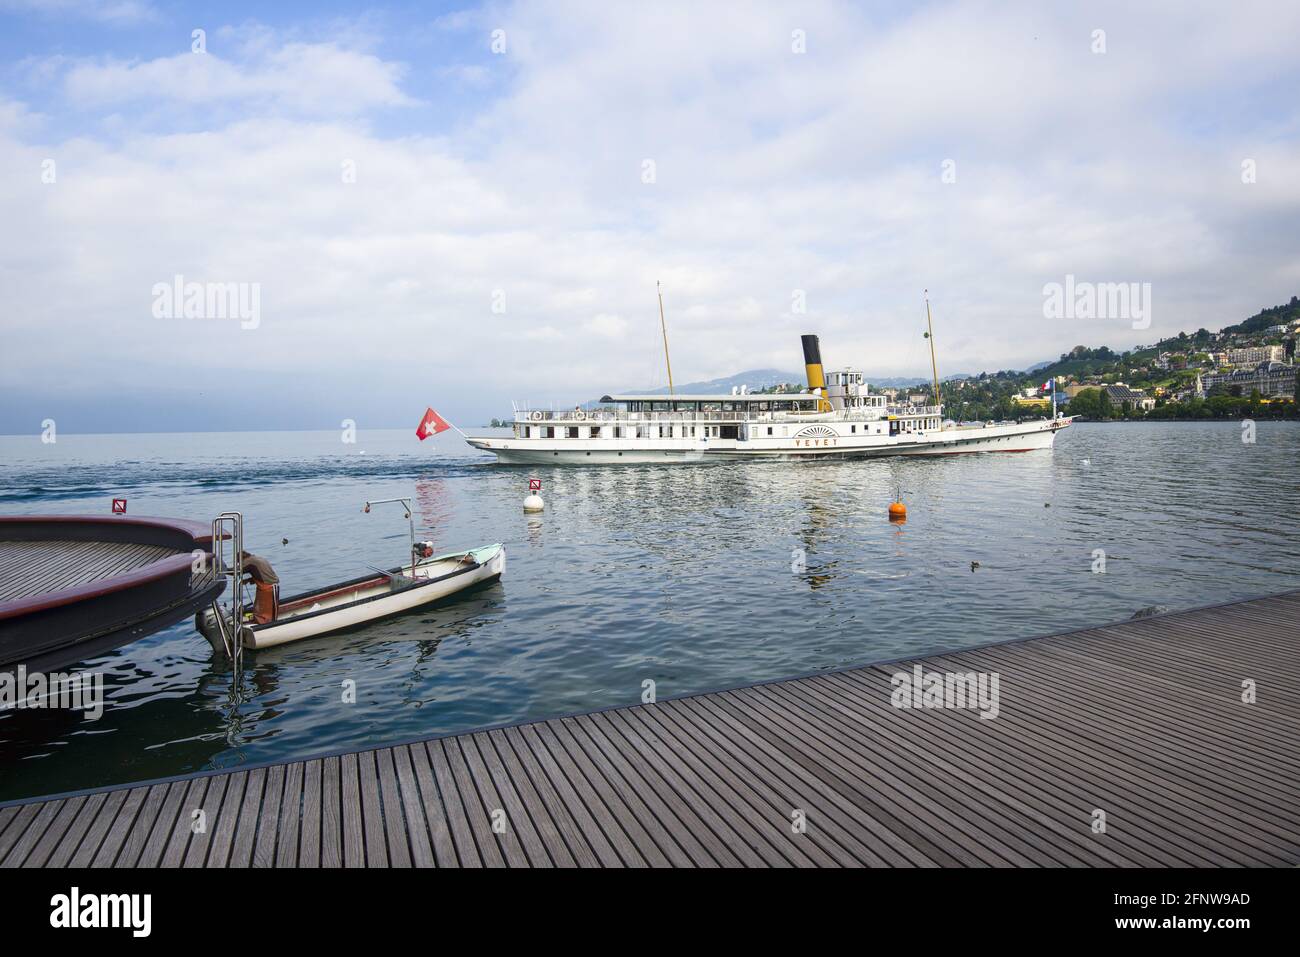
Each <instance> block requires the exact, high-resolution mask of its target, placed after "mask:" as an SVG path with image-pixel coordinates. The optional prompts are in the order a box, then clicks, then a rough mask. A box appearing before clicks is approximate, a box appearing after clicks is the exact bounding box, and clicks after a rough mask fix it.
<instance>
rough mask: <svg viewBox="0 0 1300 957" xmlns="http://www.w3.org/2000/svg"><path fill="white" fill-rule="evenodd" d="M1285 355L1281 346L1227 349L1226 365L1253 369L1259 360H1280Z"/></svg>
mask: <svg viewBox="0 0 1300 957" xmlns="http://www.w3.org/2000/svg"><path fill="white" fill-rule="evenodd" d="M1285 357H1286V351H1285V349H1284V348H1283V347H1282V346H1246V347H1245V348H1243V349H1229V350H1228V365H1230V366H1236V367H1237V368H1238V369H1243V368H1246V367H1249V368H1252V369H1253V368H1255V367H1256V366H1258V365H1259V364H1260V363H1261V362H1281V361H1282V360H1283V359H1284V358H1285Z"/></svg>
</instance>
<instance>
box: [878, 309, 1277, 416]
mask: <svg viewBox="0 0 1300 957" xmlns="http://www.w3.org/2000/svg"><path fill="white" fill-rule="evenodd" d="M1298 334H1300V297H1296V296H1292V297H1291V301H1290V302H1289V303H1287V304H1285V305H1281V306H1275V307H1272V308H1269V309H1264V310H1262V311H1261V312H1259V313H1258V314H1256V315H1254V316H1252V317H1250V318H1249V319H1247V320H1245V321H1244V322H1241V323H1238V324H1237V325H1234V326H1228V327H1225V328H1224V329H1222V330H1220V331H1219V332H1210V331H1209V330H1207V329H1199V330H1197V331H1196V332H1195V333H1190V334H1189V333H1186V332H1183V333H1179V334H1178V335H1177V336H1174V337H1171V338H1168V339H1162V340H1160V341H1159V342H1156V343H1153V344H1151V345H1144V346H1137V347H1135V348H1133V349H1130V350H1127V351H1125V352H1115V351H1113V350H1111V349H1109V348H1107V347H1106V346H1101V347H1098V348H1095V349H1090V348H1087V347H1085V346H1075V347H1074V348H1073V349H1071V350H1070V351H1069V352H1067V353H1064V354H1063V355H1062V356H1061V357H1060V359H1058V360H1057V361H1056V362H1052V363H1048V364H1046V365H1043V366H1040V367H1038V368H1036V369H1034V370H1032V371H1028V372H1018V371H1011V370H1008V371H1002V372H995V373H981V374H980V375H978V376H970V377H965V378H961V379H951V380H949V381H946V382H943V383H942V384H941V386H940V388H941V390H942V392H943V396H942V398H943V402H944V405H945V411H946V412H947V414H948V416H949V417H951V418H954V419H957V420H978V419H1005V418H1021V417H1026V416H1035V415H1043V414H1050V413H1051V408H1052V404H1053V400H1055V403H1056V407H1057V408H1058V409H1061V410H1064V411H1065V412H1067V413H1069V414H1071V415H1079V416H1082V417H1084V418H1087V419H1141V418H1153V419H1156V418H1158V419H1183V418H1190V419H1206V418H1228V417H1239V416H1242V415H1251V416H1254V417H1260V416H1263V417H1267V418H1273V417H1277V418H1294V417H1296V416H1297V409H1298V408H1300V395H1298V390H1300V383H1298V382H1297V375H1296V370H1297V366H1296V361H1295V349H1296V337H1297V335H1298ZM910 391H911V392H912V393H915V394H916V398H918V399H926V400H928V399H929V397H930V393H931V391H932V390H931V389H930V387H929V386H925V385H920V386H916V387H915V388H913V389H912V390H910ZM902 394H904V395H905V394H906V393H902Z"/></svg>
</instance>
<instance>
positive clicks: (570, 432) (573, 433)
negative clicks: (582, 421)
mask: <svg viewBox="0 0 1300 957" xmlns="http://www.w3.org/2000/svg"><path fill="white" fill-rule="evenodd" d="M564 437H565V438H566V439H576V438H577V437H578V427H577V426H576V425H571V426H569V427H568V428H566V429H565V430H564Z"/></svg>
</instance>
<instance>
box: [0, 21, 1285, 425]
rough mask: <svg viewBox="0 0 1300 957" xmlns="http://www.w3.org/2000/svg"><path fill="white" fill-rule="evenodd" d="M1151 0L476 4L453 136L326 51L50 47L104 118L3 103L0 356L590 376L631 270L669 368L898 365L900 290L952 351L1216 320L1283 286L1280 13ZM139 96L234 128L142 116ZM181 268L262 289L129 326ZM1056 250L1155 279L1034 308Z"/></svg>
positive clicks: (268, 374) (320, 377) (1061, 267)
mask: <svg viewBox="0 0 1300 957" xmlns="http://www.w3.org/2000/svg"><path fill="white" fill-rule="evenodd" d="M1182 9H1183V7H1181V6H1179V7H1176V8H1175V7H1161V6H1156V7H1152V8H1150V9H1148V8H1146V7H1143V8H1141V9H1138V10H1133V9H1130V8H1128V7H1125V6H1122V5H1118V4H1116V5H1103V6H1102V7H1099V8H1097V9H1095V10H1091V11H1089V12H1088V13H1087V15H1086V16H1085V15H1083V14H1080V15H1078V16H1076V15H1074V14H1072V13H1065V14H1062V13H1060V12H1059V11H1048V10H1044V9H1040V8H1038V7H1037V6H1033V5H1026V6H1022V7H1011V8H1005V9H1004V8H999V7H993V8H990V7H988V6H986V5H983V4H964V3H950V4H945V5H942V6H934V7H928V8H923V9H922V10H921V11H920V12H917V13H914V14H912V13H909V14H905V15H904V14H894V15H891V16H889V17H881V16H876V15H872V14H869V13H864V12H861V11H860V10H859V9H857V8H855V7H851V6H847V5H840V4H835V3H819V4H813V5H811V6H808V7H804V8H801V9H799V10H798V11H797V12H790V11H789V10H787V9H786V8H785V7H783V6H761V5H745V6H743V7H735V8H731V7H725V6H722V7H719V6H714V5H705V4H656V5H653V6H642V7H636V8H634V7H630V6H627V5H612V6H600V5H588V4H556V5H545V6H543V5H533V4H525V5H519V6H511V7H503V8H500V9H499V10H497V9H494V10H492V11H490V14H482V15H480V14H479V13H477V12H476V13H474V14H465V15H464V16H462V17H458V18H455V19H454V20H452V21H448V22H447V23H445V24H444V26H447V27H448V28H453V27H454V28H455V29H458V30H466V33H467V37H466V43H467V44H473V45H474V47H475V49H478V48H480V47H485V44H486V40H485V39H484V36H482V35H480V33H481V31H479V32H473V31H469V30H468V29H467V28H468V26H471V25H473V24H476V23H480V22H481V23H492V24H498V23H499V24H501V26H502V28H503V29H506V30H507V34H508V36H509V51H510V52H509V53H508V54H507V55H506V56H505V57H501V58H496V57H493V58H491V59H489V60H487V61H486V63H485V64H484V63H477V64H471V66H472V67H473V71H472V72H474V73H475V74H476V75H477V72H478V71H479V70H487V71H500V74H494V75H506V76H508V78H509V82H508V84H505V86H504V89H505V92H504V93H503V94H502V95H501V96H499V97H497V98H495V99H492V100H489V101H486V102H485V103H483V104H482V108H481V109H477V110H473V111H471V118H470V119H469V120H468V121H467V122H466V123H465V124H464V125H462V126H458V127H457V128H456V129H454V130H451V131H448V130H446V129H443V128H442V127H441V126H432V128H426V127H425V126H423V125H421V124H437V123H439V121H440V118H439V117H437V116H431V115H426V114H423V113H420V111H419V109H418V108H417V109H416V110H410V111H400V110H399V111H397V112H398V113H400V114H402V115H403V116H404V117H406V119H407V122H408V123H410V124H412V126H411V127H410V128H409V129H408V131H407V132H405V133H403V134H397V133H394V132H392V131H391V130H386V131H385V132H382V133H381V132H377V131H376V128H375V127H376V126H377V125H378V124H375V123H373V122H372V120H373V118H374V117H375V116H376V115H378V114H379V113H380V112H381V111H384V110H387V109H388V108H389V107H393V106H402V105H405V104H409V103H410V102H411V101H413V100H416V99H419V97H418V96H417V95H416V91H418V90H419V89H420V85H419V83H418V82H417V80H416V79H414V78H413V77H412V76H411V74H410V72H409V71H404V68H403V67H402V66H401V65H399V64H397V63H394V62H391V61H389V60H385V59H383V58H382V57H381V55H380V54H379V53H359V52H356V51H355V50H353V49H351V48H350V47H348V46H345V45H342V44H341V43H337V42H329V41H321V42H311V43H306V42H300V41H293V42H286V41H285V40H283V39H282V38H280V37H279V36H278V35H275V34H265V33H264V34H261V35H260V36H259V39H258V41H257V42H256V43H253V42H252V41H251V40H249V41H247V42H246V43H245V44H244V45H239V44H235V45H233V46H232V48H231V49H229V50H224V49H218V50H217V52H216V53H211V52H210V53H208V54H206V55H202V56H200V55H196V54H188V53H186V54H182V55H179V56H175V57H168V58H164V59H160V60H152V61H143V62H138V63H135V62H132V63H126V62H122V61H115V60H103V61H100V62H98V63H84V62H83V63H80V64H76V65H74V66H72V67H71V68H69V69H68V72H67V74H66V91H67V93H68V95H69V96H70V97H71V98H72V99H73V100H74V101H76V102H77V103H78V104H80V105H81V106H82V107H83V108H89V107H91V106H93V109H92V110H91V112H92V113H93V112H94V111H95V110H99V111H101V113H102V114H103V115H105V116H107V115H109V114H113V115H115V116H117V119H116V121H115V123H116V125H115V126H114V127H113V135H112V136H111V137H107V136H99V135H97V131H96V130H94V129H89V130H86V131H84V133H83V135H81V136H76V137H62V138H50V139H49V140H48V141H46V140H45V139H42V138H41V137H40V135H39V134H38V133H37V132H36V130H35V129H34V128H31V125H30V124H27V123H20V122H17V120H18V119H20V118H21V117H22V115H23V113H22V110H21V108H19V107H17V106H16V105H13V104H9V105H7V106H6V105H5V104H4V103H0V155H3V156H4V157H6V169H7V170H11V172H7V173H6V175H5V176H3V177H0V218H3V219H4V221H5V222H6V223H11V224H16V225H15V226H14V227H13V228H10V229H6V230H5V231H3V232H2V233H0V290H3V293H4V295H5V298H6V302H7V310H6V313H5V315H6V318H4V319H2V320H0V323H2V324H3V331H4V337H5V346H6V360H5V369H4V372H5V376H6V379H7V380H9V381H10V382H11V383H12V384H16V385H18V386H23V385H27V386H31V387H33V388H34V387H37V386H40V385H42V384H43V383H48V382H49V381H51V380H54V379H60V378H62V377H63V376H65V375H66V376H69V377H70V378H71V379H72V380H73V381H75V382H77V383H79V384H84V385H87V386H90V385H93V386H94V387H96V388H101V389H107V388H109V387H110V386H111V385H113V384H115V383H120V384H122V385H123V386H127V385H129V384H130V382H131V380H138V379H139V378H141V377H147V378H150V379H151V380H153V381H157V382H172V383H177V384H180V383H185V382H189V381H193V380H195V379H196V378H198V377H200V376H206V375H208V374H209V373H210V371H211V370H213V369H215V368H217V367H219V366H221V365H222V364H227V365H228V366H229V367H230V368H231V369H232V370H235V371H236V372H237V373H238V374H239V375H246V376H249V377H252V378H254V379H255V380H256V381H257V382H258V383H259V386H260V385H265V387H266V388H268V389H271V390H274V389H275V388H276V383H277V382H278V381H281V380H282V378H283V377H284V376H285V375H288V374H290V373H292V372H293V371H294V370H302V369H310V370H312V373H313V376H314V377H315V379H316V381H318V382H319V383H321V387H322V388H328V389H329V390H330V392H331V393H333V394H346V393H348V391H349V390H353V391H355V392H357V393H358V394H361V393H366V394H370V393H376V392H380V391H382V390H384V389H388V388H390V387H393V386H392V384H393V383H400V382H407V381H419V382H426V381H427V382H434V383H436V385H437V388H439V389H446V390H448V391H449V392H455V393H457V394H473V395H474V396H475V397H476V398H477V400H479V401H481V402H483V403H487V402H489V401H492V402H494V403H496V404H494V405H493V406H492V408H493V409H496V408H499V403H500V402H501V400H502V399H504V398H509V397H510V396H511V395H516V396H523V395H531V396H532V397H533V398H534V399H538V398H542V397H551V396H554V397H556V398H557V399H564V400H572V399H574V398H588V397H590V396H591V395H594V394H598V392H599V391H600V390H601V389H617V388H632V387H641V386H645V385H649V384H652V383H653V382H655V381H657V380H656V377H659V378H662V373H661V372H660V371H659V370H660V369H661V365H662V355H661V343H660V341H659V338H658V336H659V330H658V304H657V300H656V296H655V281H656V280H662V281H663V284H664V300H665V307H666V312H667V318H668V324H669V332H670V340H671V344H672V347H673V371H674V378H675V379H676V380H678V381H679V382H681V381H690V380H692V379H700V378H708V377H713V376H717V375H726V374H730V373H733V372H736V371H740V370H742V369H745V368H753V367H760V366H775V367H778V368H789V369H796V368H798V366H799V352H798V341H797V336H798V334H799V333H801V332H807V331H815V332H819V333H821V334H822V337H823V338H822V344H823V351H824V354H825V356H826V358H827V361H828V362H829V363H830V364H832V365H842V364H845V363H848V362H852V363H855V364H857V365H859V366H861V367H865V368H866V369H867V370H868V371H870V372H872V373H874V374H899V373H909V374H910V373H920V372H923V371H924V370H925V368H926V365H927V364H928V356H927V353H926V351H925V346H924V342H923V340H922V339H921V338H920V331H921V329H922V327H923V321H924V307H923V305H922V301H921V290H922V289H923V288H927V287H928V288H929V289H930V294H931V298H932V300H933V302H934V304H935V318H936V331H937V341H938V343H939V346H940V361H941V370H945V369H946V370H948V371H963V370H964V371H979V370H980V369H984V368H989V369H997V368H1006V367H1014V366H1024V365H1027V364H1029V363H1031V362H1033V361H1037V360H1041V359H1046V358H1051V357H1053V356H1054V355H1056V354H1057V353H1059V352H1061V351H1064V350H1065V349H1068V348H1069V347H1070V346H1073V345H1075V344H1078V343H1086V344H1103V343H1105V344H1109V345H1111V346H1124V345H1131V344H1133V343H1135V342H1138V341H1151V340H1152V339H1154V338H1155V337H1156V336H1157V335H1159V334H1161V333H1166V332H1176V331H1178V330H1180V329H1194V328H1196V327H1197V326H1201V325H1205V326H1209V327H1212V328H1217V327H1218V326H1219V325H1223V324H1226V323H1228V322H1232V321H1236V320H1238V319H1240V318H1242V317H1243V316H1244V315H1247V314H1249V313H1250V312H1253V311H1254V310H1256V309H1258V308H1259V307H1260V306H1261V305H1265V304H1271V303H1273V302H1276V301H1283V300H1285V299H1287V298H1289V297H1290V296H1291V295H1292V294H1294V293H1295V292H1296V291H1297V289H1296V286H1297V283H1298V282H1300V276H1298V275H1297V271H1298V269H1300V267H1298V266H1297V258H1296V256H1295V241H1294V225H1293V224H1294V222H1295V221H1296V218H1297V214H1298V213H1300V159H1297V155H1298V154H1297V150H1296V141H1297V138H1300V124H1298V123H1297V122H1296V116H1297V113H1296V107H1295V105H1294V103H1293V102H1291V101H1289V100H1287V101H1283V100H1274V99H1272V97H1274V96H1276V95H1277V91H1278V90H1279V89H1287V88H1288V82H1289V83H1290V84H1291V86H1290V87H1289V88H1291V89H1293V88H1294V81H1295V79H1296V75H1297V71H1298V68H1297V66H1296V64H1295V61H1294V58H1293V54H1292V53H1291V52H1290V50H1289V48H1288V41H1287V39H1286V38H1287V37H1294V36H1295V35H1296V34H1297V33H1298V32H1300V14H1297V13H1296V12H1295V11H1286V10H1276V11H1273V12H1271V13H1269V14H1268V16H1263V15H1262V13H1261V12H1260V11H1255V12H1254V13H1251V12H1250V11H1247V12H1246V13H1244V14H1243V13H1241V12H1240V11H1227V10H1220V9H1219V8H1217V7H1206V8H1203V9H1201V10H1200V11H1199V12H1198V13H1197V15H1196V16H1195V17H1194V18H1193V17H1186V16H1178V15H1177V14H1178V13H1179V11H1181V10H1182ZM1261 9H1262V8H1261ZM1096 23H1104V24H1105V25H1106V28H1107V31H1108V48H1109V51H1110V52H1108V53H1107V54H1105V55H1103V56H1097V55H1094V54H1091V53H1089V52H1088V39H1089V36H1090V32H1091V29H1092V28H1093V27H1094V26H1095V25H1096ZM795 28H800V29H804V30H805V31H806V34H807V37H808V52H807V53H806V54H802V55H799V54H792V53H791V52H790V31H791V30H792V29H795ZM212 46H213V45H212V44H210V49H212ZM218 46H219V45H218ZM451 66H452V65H449V64H447V63H443V62H436V63H428V64H423V67H424V68H425V69H427V71H429V74H430V75H434V76H437V75H438V71H440V70H444V71H445V70H447V69H449V68H451ZM467 68H468V67H467ZM420 75H424V74H423V73H421V74H420ZM1245 77H1249V78H1250V79H1249V80H1247V79H1243V78H1245ZM493 88H494V89H501V87H500V86H497V87H493ZM160 103H161V105H163V106H167V105H175V104H180V105H183V106H193V107H196V108H201V107H205V106H206V105H210V104H227V105H231V106H232V107H233V108H234V109H236V110H237V111H238V113H239V116H240V118H239V119H238V120H234V121H232V120H228V119H226V118H224V117H223V118H221V119H219V120H217V121H213V122H211V123H210V124H207V126H206V127H204V128H201V129H199V130H198V131H189V132H168V131H167V130H168V129H170V128H169V127H162V128H160V126H159V124H158V123H157V121H156V120H157V111H158V109H159V107H160ZM33 108H34V109H35V108H39V109H40V110H41V111H42V113H46V112H48V105H47V104H45V103H40V104H36V105H35V106H34V107H33ZM139 110H144V111H148V112H149V113H150V119H151V121H150V122H149V123H148V124H144V123H141V124H139V125H133V123H132V117H133V114H134V113H135V112H136V111H139ZM188 115H189V116H190V117H191V119H193V118H194V117H198V120H197V121H196V122H199V123H200V126H202V119H203V117H204V116H205V115H206V114H205V112H204V110H203V109H195V110H193V111H191V112H190V113H189V114H188ZM7 116H11V117H13V119H11V120H10V121H9V122H6V120H5V117H7ZM191 128H192V126H191V127H187V129H191ZM46 157H54V158H55V159H56V160H57V162H58V170H59V176H58V182H57V184H55V185H52V186H51V185H44V184H42V183H41V181H40V163H41V160H42V159H43V158H46ZM1244 157H1253V158H1255V159H1256V160H1257V162H1258V169H1259V179H1258V182H1257V183H1255V184H1253V185H1245V184H1242V183H1241V181H1240V177H1239V169H1240V162H1241V159H1242V158H1244ZM647 158H651V159H654V160H655V162H656V170H657V181H656V182H655V183H654V184H653V185H651V184H646V183H644V182H642V179H641V172H642V161H643V160H644V159H647ZM945 159H953V160H954V161H955V164H956V166H955V169H956V182H955V183H944V182H943V181H942V180H941V176H940V174H941V164H942V163H943V161H944V160H945ZM345 161H351V163H352V164H354V168H355V171H356V182H355V183H345V182H344V181H343V177H342V176H341V164H343V163H344V162H345ZM177 273H180V274H183V275H185V276H186V278H189V279H195V280H199V281H221V282H226V281H234V282H259V283H261V286H262V312H263V321H262V325H261V326H260V328H259V329H258V330H257V331H256V332H255V333H250V332H241V331H240V330H239V329H238V328H237V327H236V326H233V325H227V326H223V325H221V324H220V323H206V324H205V323H196V322H189V323H187V322H184V321H179V322H172V323H170V324H165V323H164V324H160V322H159V321H158V320H154V319H152V318H151V317H150V315H149V295H148V294H149V290H150V288H151V287H152V285H153V283H155V282H158V281H161V280H167V279H169V278H170V277H171V276H173V275H175V274H177ZM1066 273H1072V274H1074V275H1076V276H1077V277H1079V278H1080V279H1088V280H1093V281H1143V282H1151V283H1152V284H1153V288H1154V301H1155V315H1154V325H1153V328H1152V329H1151V330H1145V331H1134V330H1132V329H1131V328H1129V326H1128V325H1127V324H1124V323H1118V324H1117V323H1105V322H1093V323H1080V322H1075V323H1068V322H1065V321H1055V322H1053V321H1048V320H1046V319H1044V318H1043V314H1042V293H1041V290H1042V286H1043V284H1044V283H1045V282H1049V281H1060V280H1061V279H1062V278H1063V276H1064V275H1065V274H1066ZM796 290H799V291H802V293H803V295H804V299H805V300H806V304H807V311H806V312H803V313H799V312H795V311H794V293H795V291H796ZM498 291H499V292H501V293H502V294H503V297H504V298H503V301H504V306H505V311H504V312H501V311H494V310H493V303H494V295H495V294H496V293H497V292H498ZM127 370H129V371H127ZM385 394H387V393H385Z"/></svg>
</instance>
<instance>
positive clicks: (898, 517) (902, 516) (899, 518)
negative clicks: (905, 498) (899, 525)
mask: <svg viewBox="0 0 1300 957" xmlns="http://www.w3.org/2000/svg"><path fill="white" fill-rule="evenodd" d="M889 520H890V521H891V522H905V521H907V506H906V505H904V504H903V503H902V502H890V503H889Z"/></svg>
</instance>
